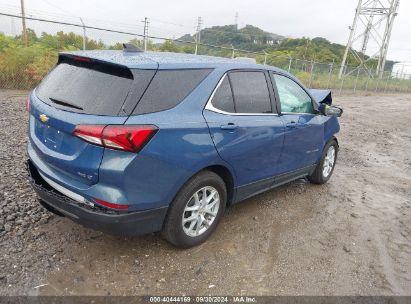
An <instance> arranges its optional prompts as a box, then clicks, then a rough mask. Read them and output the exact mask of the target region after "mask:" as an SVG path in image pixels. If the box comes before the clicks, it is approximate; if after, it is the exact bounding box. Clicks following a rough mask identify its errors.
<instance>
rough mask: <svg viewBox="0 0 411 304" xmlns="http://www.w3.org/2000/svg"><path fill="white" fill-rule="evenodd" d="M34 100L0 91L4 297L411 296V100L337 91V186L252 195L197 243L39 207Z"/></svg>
mask: <svg viewBox="0 0 411 304" xmlns="http://www.w3.org/2000/svg"><path fill="white" fill-rule="evenodd" d="M26 95H27V92H18V91H1V92H0V109H1V117H0V138H1V146H0V294H1V295H17V294H18V295H21V294H29V295H35V294H40V295H68V294H69V295H80V294H81V295H84V294H87V295H106V294H111V295H141V294H168V295H170V294H174V295H182V294H189V295H200V294H201V295H205V294H212V295H214V294H218V295H221V294H227V295H233V294H235V295H240V294H247V295H392V294H395V295H411V95H368V96H348V95H347V96H341V97H340V96H337V97H336V98H335V103H336V104H339V105H341V106H343V107H344V109H345V113H344V116H343V117H342V119H341V126H342V128H341V133H340V134H339V136H338V138H339V142H340V146H341V150H340V154H339V159H338V162H337V167H336V170H335V171H334V175H333V177H332V178H331V180H330V182H329V183H328V184H326V185H323V186H315V185H311V184H309V183H307V182H306V181H305V180H299V181H297V182H294V183H291V184H288V185H285V186H282V187H280V188H278V189H275V190H272V191H269V192H267V193H264V194H261V195H258V196H256V197H254V198H252V199H248V200H247V201H245V202H243V203H241V204H238V205H236V206H234V207H233V208H231V209H230V210H229V211H228V212H227V214H226V215H225V217H224V219H223V221H222V223H221V224H220V226H219V227H218V228H217V230H216V233H215V234H214V235H213V236H212V237H211V239H210V240H209V241H208V242H206V243H205V244H203V245H201V246H199V247H196V248H193V249H189V250H177V249H175V248H173V247H172V246H170V245H169V244H168V243H166V242H165V241H163V240H162V239H161V238H160V237H159V236H157V235H147V236H144V237H135V238H120V237H113V236H108V235H104V234H102V233H99V232H95V231H92V230H88V229H86V228H83V227H81V226H78V225H77V224H75V223H73V222H71V221H70V220H67V219H65V218H58V217H55V216H52V215H49V214H48V213H46V212H45V211H43V210H42V209H41V208H40V207H39V206H38V204H37V202H36V198H35V196H34V193H33V191H32V190H31V189H30V188H29V186H28V185H27V181H26V179H25V173H24V166H23V161H24V160H25V158H26V156H25V142H26V133H25V132H26V127H27V125H26V120H27V113H26V112H25V111H24V101H25V97H26Z"/></svg>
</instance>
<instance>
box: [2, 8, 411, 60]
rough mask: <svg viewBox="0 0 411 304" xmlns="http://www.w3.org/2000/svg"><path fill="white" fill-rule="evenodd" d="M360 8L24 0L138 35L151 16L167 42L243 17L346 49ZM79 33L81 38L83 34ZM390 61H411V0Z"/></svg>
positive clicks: (45, 27) (7, 25)
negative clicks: (198, 26) (199, 20)
mask: <svg viewBox="0 0 411 304" xmlns="http://www.w3.org/2000/svg"><path fill="white" fill-rule="evenodd" d="M381 1H383V2H384V1H388V0H381ZM357 3H358V0H315V1H314V0H311V1H309V0H286V1H284V0H281V1H280V0H261V1H251V0H235V1H234V0H231V1H224V0H207V1H197V0H175V1H166V0H116V1H113V0H87V1H86V0H70V1H67V0H25V7H26V12H27V14H28V15H33V16H36V17H43V18H47V19H53V20H62V21H68V22H75V23H80V20H79V18H80V17H81V18H82V19H83V21H84V23H86V24H87V25H94V26H102V27H108V28H115V29H121V30H125V31H131V32H137V33H142V32H143V23H142V22H141V21H142V20H143V19H144V17H147V18H148V19H149V22H150V23H149V34H151V35H155V36H161V37H166V38H178V37H180V36H182V35H183V34H185V33H193V32H194V31H195V27H196V24H197V18H198V16H201V17H202V19H203V27H209V26H213V25H225V24H234V20H235V15H236V13H238V24H239V26H240V27H242V26H245V25H246V24H252V25H255V26H258V27H260V28H262V29H263V30H265V31H268V32H272V33H276V34H280V35H283V36H287V37H292V38H299V37H303V36H304V37H310V38H314V37H324V38H326V39H328V40H330V41H331V42H336V43H341V44H346V43H347V40H348V35H349V28H348V27H349V26H350V25H351V23H352V20H353V17H354V12H355V7H356V6H357ZM19 8H20V0H0V12H6V13H18V12H19ZM28 27H30V28H34V29H35V30H36V31H38V32H41V31H46V32H50V33H55V32H57V31H59V30H64V31H69V30H73V29H72V28H71V27H67V26H60V25H50V24H40V23H39V22H34V21H28ZM380 29H381V30H383V27H381V28H380ZM19 31H21V21H20V20H19V19H16V18H10V17H5V16H0V32H4V33H6V34H16V33H17V34H18V33H19ZM75 31H76V32H78V33H81V29H76V30H75ZM88 35H90V36H93V37H92V38H102V39H103V41H107V42H113V41H125V40H127V39H129V38H130V37H125V36H122V35H118V34H106V33H105V34H103V33H101V32H95V31H92V30H90V31H89V32H88ZM354 47H355V45H354ZM376 50H377V45H376V44H375V43H374V42H373V40H372V39H370V42H369V47H368V51H367V54H368V55H373V54H374V53H375V51H376ZM387 57H388V59H390V60H395V61H406V62H411V0H400V5H399V10H398V16H397V17H396V19H395V22H394V27H393V31H392V36H391V42H390V47H389V50H388V56H387Z"/></svg>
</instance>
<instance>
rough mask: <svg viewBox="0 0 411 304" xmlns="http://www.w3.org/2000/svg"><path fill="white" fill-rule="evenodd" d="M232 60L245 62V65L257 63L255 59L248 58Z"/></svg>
mask: <svg viewBox="0 0 411 304" xmlns="http://www.w3.org/2000/svg"><path fill="white" fill-rule="evenodd" d="M234 60H237V61H242V62H247V63H257V60H255V58H250V57H235V58H234Z"/></svg>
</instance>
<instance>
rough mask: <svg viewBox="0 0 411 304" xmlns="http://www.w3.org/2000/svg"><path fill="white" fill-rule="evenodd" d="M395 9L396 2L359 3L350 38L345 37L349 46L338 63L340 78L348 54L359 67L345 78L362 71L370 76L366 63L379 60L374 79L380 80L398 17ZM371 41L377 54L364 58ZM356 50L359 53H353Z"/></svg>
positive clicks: (383, 0)
mask: <svg viewBox="0 0 411 304" xmlns="http://www.w3.org/2000/svg"><path fill="white" fill-rule="evenodd" d="M398 5H399V0H358V5H357V8H356V9H355V16H354V20H353V23H352V26H350V28H349V29H350V35H349V37H348V43H347V46H346V48H345V52H344V57H343V60H342V62H341V68H340V73H339V77H340V78H341V76H342V75H343V74H344V70H345V65H346V62H347V57H348V54H349V53H351V54H352V55H353V57H354V58H355V59H356V60H357V62H358V66H357V68H356V69H353V70H351V71H350V72H349V73H348V74H351V73H353V72H354V71H356V70H357V69H360V68H363V69H365V70H366V71H367V73H369V74H370V75H371V76H373V75H372V71H371V69H370V68H369V67H368V66H367V63H368V62H369V61H370V60H371V59H376V58H378V63H377V68H376V71H375V75H376V76H378V77H380V78H381V77H382V75H383V73H384V67H385V61H386V58H387V51H388V46H389V42H390V36H391V31H392V27H393V24H394V19H395V17H396V16H397V11H398ZM370 38H371V39H372V40H373V42H374V43H375V44H376V46H377V48H378V50H377V52H376V53H375V54H373V55H371V56H369V57H368V58H366V57H365V56H364V54H365V51H366V50H367V46H368V42H369V40H370ZM355 48H357V49H359V51H356V50H355Z"/></svg>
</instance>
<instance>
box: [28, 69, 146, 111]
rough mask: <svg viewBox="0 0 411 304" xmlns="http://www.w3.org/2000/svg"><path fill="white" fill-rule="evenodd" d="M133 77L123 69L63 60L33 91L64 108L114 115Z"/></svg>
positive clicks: (47, 101)
mask: <svg viewBox="0 0 411 304" xmlns="http://www.w3.org/2000/svg"><path fill="white" fill-rule="evenodd" d="M150 75H151V76H152V74H151V73H150ZM133 79H134V77H133V74H132V72H131V71H130V70H129V69H127V68H121V67H120V68H119V67H115V66H112V65H102V64H98V63H90V62H71V61H69V62H64V61H63V62H62V63H60V64H58V65H57V66H56V67H55V68H54V69H53V70H52V71H51V72H50V73H49V75H47V77H46V78H45V79H44V80H43V81H42V83H41V84H40V86H39V87H38V88H37V89H36V94H37V96H38V97H39V98H40V99H41V100H42V101H44V102H45V103H47V104H49V105H51V106H53V107H56V108H61V109H64V110H67V111H73V112H80V113H86V114H95V115H118V114H119V113H120V110H121V107H122V105H123V103H124V101H125V99H126V97H127V95H128V93H129V91H130V89H131V86H132V83H133ZM150 80H151V78H150V79H148V81H147V84H148V82H149V81H150Z"/></svg>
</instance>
